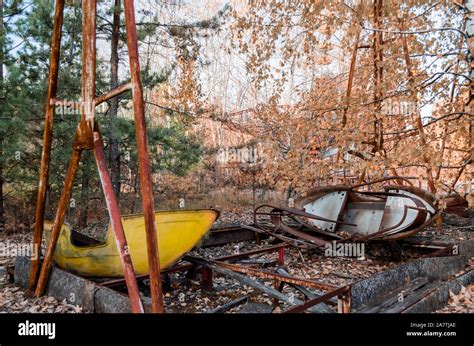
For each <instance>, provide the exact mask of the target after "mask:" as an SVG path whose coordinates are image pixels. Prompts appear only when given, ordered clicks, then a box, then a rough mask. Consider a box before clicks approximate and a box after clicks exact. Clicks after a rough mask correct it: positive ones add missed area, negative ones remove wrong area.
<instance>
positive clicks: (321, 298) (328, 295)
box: [285, 286, 351, 314]
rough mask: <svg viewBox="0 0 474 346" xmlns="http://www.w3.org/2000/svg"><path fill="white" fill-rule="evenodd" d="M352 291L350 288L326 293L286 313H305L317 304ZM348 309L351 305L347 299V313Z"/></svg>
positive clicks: (340, 288)
mask: <svg viewBox="0 0 474 346" xmlns="http://www.w3.org/2000/svg"><path fill="white" fill-rule="evenodd" d="M350 289H351V287H350V286H343V287H339V288H337V289H335V290H334V291H331V292H329V293H326V294H324V295H322V296H319V297H318V298H315V299H311V300H308V301H307V302H305V303H303V304H301V305H298V306H295V307H293V308H290V309H288V310H286V311H285V313H287V314H295V313H301V312H304V311H306V310H308V309H309V308H311V307H313V306H315V305H317V304H320V303H323V302H326V301H328V300H329V299H331V298H332V297H335V296H341V295H342V294H346V293H347V292H348V291H350ZM348 308H350V304H349V303H348V301H347V298H346V302H345V309H346V310H345V311H347V309H348Z"/></svg>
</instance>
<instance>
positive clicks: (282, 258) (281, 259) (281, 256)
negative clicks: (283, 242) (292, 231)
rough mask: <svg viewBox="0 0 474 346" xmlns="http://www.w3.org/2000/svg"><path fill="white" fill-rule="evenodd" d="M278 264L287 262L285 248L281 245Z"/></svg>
mask: <svg viewBox="0 0 474 346" xmlns="http://www.w3.org/2000/svg"><path fill="white" fill-rule="evenodd" d="M278 264H279V265H281V266H282V265H284V264H285V248H284V247H281V248H279V249H278Z"/></svg>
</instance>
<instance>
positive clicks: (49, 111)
mask: <svg viewBox="0 0 474 346" xmlns="http://www.w3.org/2000/svg"><path fill="white" fill-rule="evenodd" d="M63 12H64V0H56V11H55V15H54V26H53V37H52V39H51V58H50V65H49V80H48V94H47V96H46V115H45V124H44V132H43V148H42V151H41V167H40V175H39V185H38V197H37V200H36V212H35V230H34V235H33V249H37V251H38V253H39V251H40V249H41V240H42V238H43V223H44V206H45V203H46V190H47V187H48V176H49V162H50V159H51V141H52V136H53V118H54V105H52V104H51V100H52V99H54V98H55V97H56V92H57V87H58V72H59V54H60V47H61V29H62V26H63ZM39 265H40V258H39V256H37V257H36V258H32V259H31V267H30V279H29V284H28V287H29V288H30V289H31V290H33V289H34V288H35V286H36V281H37V277H38V270H39Z"/></svg>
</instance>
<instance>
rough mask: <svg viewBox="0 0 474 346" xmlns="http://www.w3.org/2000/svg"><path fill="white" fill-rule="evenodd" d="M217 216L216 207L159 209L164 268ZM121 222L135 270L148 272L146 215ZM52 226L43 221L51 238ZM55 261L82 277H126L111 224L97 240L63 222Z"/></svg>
mask: <svg viewBox="0 0 474 346" xmlns="http://www.w3.org/2000/svg"><path fill="white" fill-rule="evenodd" d="M218 217H219V212H218V211H217V210H213V209H197V210H176V211H159V212H156V213H155V223H156V229H157V236H158V248H159V253H160V267H161V269H166V268H168V267H170V266H171V265H173V264H174V263H176V262H177V261H178V260H179V259H180V258H181V257H182V256H183V255H184V254H185V253H186V252H188V251H190V250H191V249H192V248H193V247H194V246H195V245H196V244H197V243H198V242H199V241H200V240H201V238H202V237H203V236H204V235H205V234H206V233H207V232H208V231H209V229H210V228H211V226H212V224H213V223H214V221H216V219H217V218H218ZM122 222H123V228H124V231H125V236H126V238H127V243H128V247H129V249H130V255H131V257H132V262H133V267H134V269H135V273H136V274H137V275H142V274H148V273H149V270H148V257H147V251H146V235H145V219H144V217H143V214H136V215H127V216H123V217H122ZM52 226H53V223H52V222H50V221H46V222H45V224H44V229H45V236H46V238H47V240H48V241H49V235H50V233H51V229H52ZM94 243H95V244H94ZM54 261H55V262H56V264H57V265H58V266H59V267H60V268H63V269H66V270H68V271H71V272H74V273H77V274H79V275H82V276H106V277H123V270H122V264H121V262H120V257H119V254H118V251H117V246H116V244H115V236H114V233H113V231H112V228H111V226H110V224H109V226H108V228H107V235H106V238H105V241H104V242H98V241H94V239H92V238H88V237H86V236H84V235H81V234H80V233H78V232H75V231H73V230H72V229H71V227H70V226H69V225H67V224H63V226H62V228H61V234H60V236H59V239H58V244H57V246H56V251H55V253H54Z"/></svg>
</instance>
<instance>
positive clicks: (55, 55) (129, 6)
mask: <svg viewBox="0 0 474 346" xmlns="http://www.w3.org/2000/svg"><path fill="white" fill-rule="evenodd" d="M82 12H83V17H82V88H81V90H82V100H81V120H80V123H79V124H78V126H77V130H76V135H75V139H74V143H73V151H72V155H71V159H70V162H69V167H68V170H67V174H66V179H65V183H64V188H63V190H62V193H61V198H60V200H59V205H58V209H57V211H56V216H55V219H54V225H53V229H52V231H51V237H50V240H49V243H48V245H47V250H46V253H45V256H44V260H43V264H42V266H41V270H40V264H41V263H40V259H39V258H38V259H33V260H32V261H31V270H30V280H29V287H30V289H31V290H33V289H35V294H36V295H37V296H40V295H42V294H43V292H44V289H45V286H46V283H47V280H48V276H49V272H50V270H51V266H52V259H53V255H54V251H55V248H56V244H57V241H58V237H59V234H60V231H61V227H62V224H63V222H64V216H65V212H66V209H67V205H68V203H69V200H70V198H71V193H72V187H73V184H74V178H75V175H76V172H77V169H78V166H79V160H80V157H81V154H82V152H83V151H84V150H93V152H94V157H95V161H96V164H97V168H98V171H99V176H100V180H101V184H102V189H103V191H104V195H105V200H106V204H107V209H108V211H109V216H110V222H111V226H112V230H113V232H114V234H115V239H116V243H117V248H118V251H119V254H120V259H121V261H122V266H123V271H124V277H125V282H126V284H127V288H128V294H129V297H130V304H131V307H132V311H133V312H135V313H139V312H141V313H142V312H144V309H143V304H142V302H141V300H140V294H139V289H138V284H137V279H136V276H135V272H134V269H133V263H132V260H131V256H130V252H129V249H128V246H127V240H126V237H125V233H124V230H123V225H122V220H121V216H120V211H119V205H118V200H117V197H116V196H115V194H114V192H113V189H112V183H111V179H110V176H109V173H108V171H107V162H106V160H105V154H104V145H103V142H102V138H101V135H100V130H99V126H98V124H97V122H95V121H94V113H95V107H96V106H97V105H99V104H100V103H103V102H105V101H107V100H109V99H110V98H113V97H115V96H117V95H119V94H121V93H123V92H125V91H128V90H131V91H132V99H133V111H134V120H135V131H136V138H137V148H138V161H139V176H140V185H141V192H142V204H143V212H144V217H145V229H146V240H147V253H148V265H149V268H150V269H149V270H150V288H151V300H152V312H160V313H161V312H164V307H163V295H162V290H161V275H160V263H159V253H158V240H157V234H156V225H155V211H154V205H153V187H152V179H151V170H150V156H149V153H148V142H147V133H146V123H145V111H144V104H143V88H142V83H141V77H140V63H139V56H138V38H137V29H136V22H135V8H134V2H133V0H124V12H125V26H126V33H127V46H128V52H129V62H130V75H131V82H130V83H127V84H125V85H123V86H121V87H118V88H117V89H115V90H112V91H110V92H109V93H107V94H105V95H102V96H96V94H95V87H96V85H95V84H96V79H95V74H96V12H97V1H96V0H83V1H82ZM63 13H64V0H56V9H55V17H54V28H53V35H52V43H51V57H50V59H51V60H50V71H49V80H48V94H47V99H46V117H45V127H44V134H43V149H42V154H41V168H40V177H39V188H38V199H37V203H36V213H35V228H34V240H33V246H35V247H36V248H40V246H41V240H42V236H43V222H44V209H45V200H46V187H47V185H48V177H49V164H50V160H51V141H52V133H53V118H54V107H55V105H56V104H57V103H58V102H61V101H60V100H57V99H56V92H57V86H58V72H59V57H60V48H61V30H62V23H63ZM38 272H39V278H38Z"/></svg>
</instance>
